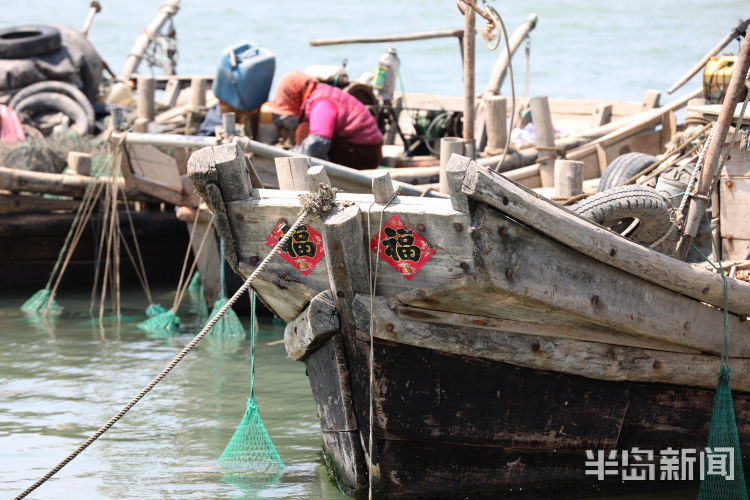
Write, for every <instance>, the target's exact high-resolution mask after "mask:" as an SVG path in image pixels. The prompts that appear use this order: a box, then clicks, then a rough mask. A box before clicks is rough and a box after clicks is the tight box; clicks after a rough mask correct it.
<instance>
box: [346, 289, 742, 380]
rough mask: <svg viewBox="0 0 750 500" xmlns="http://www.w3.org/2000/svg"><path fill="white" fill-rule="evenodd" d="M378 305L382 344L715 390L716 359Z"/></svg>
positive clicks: (364, 320)
mask: <svg viewBox="0 0 750 500" xmlns="http://www.w3.org/2000/svg"><path fill="white" fill-rule="evenodd" d="M374 305H375V309H374V311H372V312H373V316H374V318H375V326H374V328H375V329H374V334H375V336H376V337H377V338H380V339H383V340H389V341H393V342H398V343H403V344H409V345H414V346H418V347H422V348H425V349H432V350H439V351H442V352H446V353H451V354H458V355H462V356H471V357H479V358H485V359H492V360H494V361H500V362H503V363H509V364H512V365H516V366H523V367H527V368H534V369H538V370H552V371H557V372H562V373H568V374H571V375H580V376H583V377H587V378H593V379H599V380H615V381H624V380H628V381H634V382H658V383H663V384H677V385H684V386H689V387H702V388H706V389H713V388H715V387H716V371H717V370H718V367H719V364H720V359H719V357H718V356H707V355H701V354H690V353H676V352H668V351H661V350H654V349H643V348H637V347H623V346H616V345H610V344H603V343H599V342H588V341H583V340H573V339H564V338H553V337H547V336H542V335H532V334H522V333H510V332H506V331H502V330H487V329H480V328H469V327H458V326H456V325H439V324H434V323H431V324H426V323H422V322H418V321H408V320H403V319H400V318H399V317H398V316H397V314H396V313H395V312H394V311H393V310H392V309H391V308H390V307H388V304H387V303H386V300H385V299H384V298H382V297H375V301H374ZM354 307H355V317H356V318H357V328H358V329H361V330H363V331H368V330H369V322H370V319H369V318H370V312H371V311H370V297H369V296H364V295H358V296H357V297H356V299H355V306H354ZM730 364H731V366H732V375H733V376H732V388H733V389H734V390H736V391H744V392H747V391H750V360H749V359H746V358H733V359H730ZM688 367H689V368H688Z"/></svg>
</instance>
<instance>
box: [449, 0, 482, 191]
mask: <svg viewBox="0 0 750 500" xmlns="http://www.w3.org/2000/svg"><path fill="white" fill-rule="evenodd" d="M464 8H465V9H466V13H465V15H464V121H463V124H464V125H463V126H464V128H463V135H464V141H466V142H467V143H470V144H472V145H473V144H474V105H475V102H474V101H475V99H474V87H475V85H474V57H475V50H474V41H475V37H476V30H475V29H474V24H475V19H476V13H475V12H474V9H473V8H472V7H471V6H470V5H469V4H468V3H467V4H465V6H464ZM441 191H442V190H441Z"/></svg>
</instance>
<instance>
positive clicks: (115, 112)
mask: <svg viewBox="0 0 750 500" xmlns="http://www.w3.org/2000/svg"><path fill="white" fill-rule="evenodd" d="M110 113H111V115H112V128H114V129H115V130H122V129H123V126H124V125H125V112H124V111H123V109H122V108H121V107H120V106H113V107H112V108H111V110H110Z"/></svg>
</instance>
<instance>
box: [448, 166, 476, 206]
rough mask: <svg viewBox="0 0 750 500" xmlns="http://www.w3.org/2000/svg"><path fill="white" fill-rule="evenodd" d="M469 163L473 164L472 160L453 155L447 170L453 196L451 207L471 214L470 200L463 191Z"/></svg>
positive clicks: (449, 186) (449, 188)
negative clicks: (462, 187)
mask: <svg viewBox="0 0 750 500" xmlns="http://www.w3.org/2000/svg"><path fill="white" fill-rule="evenodd" d="M469 163H471V159H470V158H467V157H465V156H459V155H453V156H451V157H450V160H448V166H447V167H446V169H445V173H446V177H447V178H448V191H449V192H450V195H451V206H452V207H453V210H457V211H459V212H464V213H469V198H468V197H467V196H466V195H465V194H464V192H463V191H462V190H461V186H463V183H464V177H465V176H466V169H467V168H468V166H469Z"/></svg>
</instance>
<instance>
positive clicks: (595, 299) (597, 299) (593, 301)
mask: <svg viewBox="0 0 750 500" xmlns="http://www.w3.org/2000/svg"><path fill="white" fill-rule="evenodd" d="M591 303H592V304H598V303H599V296H598V295H594V296H593V297H591Z"/></svg>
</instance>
